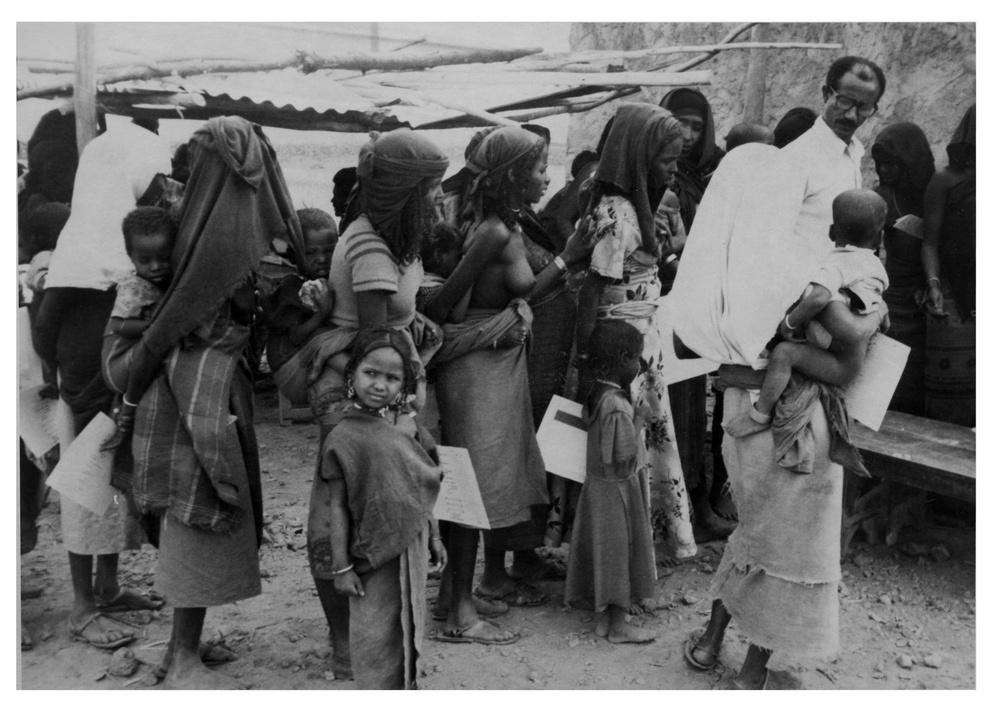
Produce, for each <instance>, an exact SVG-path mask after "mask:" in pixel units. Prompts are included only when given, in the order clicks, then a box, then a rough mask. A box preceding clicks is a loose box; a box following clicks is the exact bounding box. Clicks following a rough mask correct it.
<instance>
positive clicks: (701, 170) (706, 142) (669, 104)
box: [660, 87, 725, 178]
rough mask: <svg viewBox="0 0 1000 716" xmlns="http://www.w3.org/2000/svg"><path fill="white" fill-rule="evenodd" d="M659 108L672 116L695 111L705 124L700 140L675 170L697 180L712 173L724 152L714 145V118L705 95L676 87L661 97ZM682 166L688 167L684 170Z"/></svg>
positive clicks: (686, 88)
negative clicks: (692, 176)
mask: <svg viewBox="0 0 1000 716" xmlns="http://www.w3.org/2000/svg"><path fill="white" fill-rule="evenodd" d="M660 106H661V107H663V109H665V110H667V111H668V112H670V113H671V114H673V115H674V116H676V115H677V113H678V112H680V111H682V110H685V109H695V110H697V111H698V112H699V113H700V114H701V116H702V120H703V121H704V122H705V128H704V131H702V133H701V139H699V140H698V143H697V144H696V145H694V146H693V147H691V153H690V154H689V155H688V156H687V157H684V158H682V160H679V161H678V162H677V168H678V170H679V171H684V172H685V173H687V174H692V175H697V176H698V177H699V178H702V177H705V176H707V175H708V174H711V173H712V172H714V171H715V168H716V167H717V166H719V162H720V161H722V157H723V156H725V152H724V151H722V149H720V148H719V147H718V146H717V145H716V144H715V118H714V117H713V116H712V107H711V105H710V104H709V103H708V99H706V97H705V95H703V94H702V93H701V92H699V91H698V90H696V89H692V88H690V87H678V88H677V89H675V90H671V91H669V92H667V94H666V95H664V96H663V99H662V100H660ZM682 164H686V165H688V166H687V167H686V168H685V167H683V166H682Z"/></svg>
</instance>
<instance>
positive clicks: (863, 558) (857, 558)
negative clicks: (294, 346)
mask: <svg viewBox="0 0 1000 716" xmlns="http://www.w3.org/2000/svg"><path fill="white" fill-rule="evenodd" d="M872 561H873V558H872V556H871V555H870V554H865V553H864V552H858V553H857V554H856V555H854V559H852V560H851V562H852V563H853V564H854V565H855V566H857V567H864V566H866V565H869V564H871V563H872Z"/></svg>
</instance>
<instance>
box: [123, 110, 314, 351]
mask: <svg viewBox="0 0 1000 716" xmlns="http://www.w3.org/2000/svg"><path fill="white" fill-rule="evenodd" d="M188 144H189V147H190V154H191V176H190V178H189V179H188V182H187V184H186V185H185V187H184V198H183V200H182V204H181V211H180V217H179V219H178V229H177V241H176V243H175V244H174V250H173V256H172V257H171V262H170V263H171V267H172V268H173V273H174V278H173V280H172V281H171V282H170V286H169V287H168V288H167V292H166V295H165V296H164V297H163V300H162V301H161V302H160V305H159V307H158V309H157V312H156V314H155V315H154V316H153V322H152V323H151V324H150V326H149V328H148V329H147V330H146V332H145V334H143V337H142V344H143V345H144V346H145V348H146V350H147V351H149V352H150V353H151V354H152V355H154V356H157V355H165V354H166V353H167V351H169V350H170V349H171V348H172V347H173V346H174V345H175V344H176V343H177V342H178V341H179V340H180V339H181V338H182V337H183V336H185V335H187V334H188V333H190V332H191V331H192V330H193V329H194V328H196V327H197V326H199V325H200V324H201V323H202V322H203V321H204V320H205V319H206V318H208V317H210V316H211V315H213V313H214V312H215V311H217V310H218V308H219V306H220V305H221V304H222V302H223V301H225V300H226V299H228V298H230V297H231V296H232V295H233V293H234V292H235V291H236V289H237V288H238V287H239V286H240V285H241V284H242V283H243V282H244V281H245V280H246V279H247V277H248V276H249V275H250V272H251V270H252V269H253V268H254V267H256V266H257V263H258V262H259V261H260V259H261V258H262V257H263V256H264V254H266V253H267V251H268V248H269V246H270V243H271V239H273V238H275V237H282V238H285V239H286V240H288V242H289V244H290V245H291V246H292V249H293V252H294V253H295V255H296V257H299V258H300V260H301V257H302V256H304V251H303V248H302V247H303V241H302V229H301V227H300V226H299V220H298V217H297V216H296V214H295V210H294V206H293V204H292V199H291V197H290V196H289V194H288V188H287V187H286V186H285V179H284V177H283V176H282V174H281V168H280V167H279V166H278V161H277V158H276V155H275V152H274V149H273V148H272V147H271V144H270V142H268V140H267V137H266V136H265V135H264V132H263V131H262V130H261V128H260V127H259V126H258V125H256V124H252V123H250V122H248V121H247V120H245V119H243V118H241V117H216V118H215V119H212V120H209V121H208V122H207V123H206V124H204V125H203V126H202V127H201V128H200V129H198V130H197V131H196V132H195V133H194V134H193V135H192V136H191V140H190V142H189V143H188Z"/></svg>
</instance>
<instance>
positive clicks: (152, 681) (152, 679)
mask: <svg viewBox="0 0 1000 716" xmlns="http://www.w3.org/2000/svg"><path fill="white" fill-rule="evenodd" d="M139 683H140V684H141V685H142V686H156V685H157V684H158V683H160V679H159V678H158V677H157V676H156V674H153V673H149V674H144V675H143V677H142V680H141V681H139Z"/></svg>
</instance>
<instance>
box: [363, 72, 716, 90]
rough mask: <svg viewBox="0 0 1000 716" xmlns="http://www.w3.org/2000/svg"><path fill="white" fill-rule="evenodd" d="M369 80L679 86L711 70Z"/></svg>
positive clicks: (381, 79)
mask: <svg viewBox="0 0 1000 716" xmlns="http://www.w3.org/2000/svg"><path fill="white" fill-rule="evenodd" d="M366 79H368V80H369V81H371V82H378V83H379V84H382V85H387V86H388V85H391V86H404V87H411V86H414V85H434V84H447V85H462V84H465V85H480V86H482V87H488V86H491V85H500V84H507V85H520V86H523V85H571V86H578V85H584V86H589V85H600V86H606V87H634V86H637V85H644V86H649V87H679V86H685V87H687V86H690V85H707V84H711V83H712V73H711V72H708V71H699V72H598V73H594V74H576V73H573V72H503V71H497V70H485V69H484V70H482V71H479V70H476V71H456V72H444V71H428V72H412V73H411V72H407V73H403V72H392V73H388V72H387V73H379V74H374V75H368V76H367V77H366Z"/></svg>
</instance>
